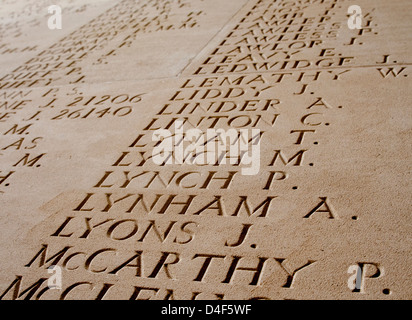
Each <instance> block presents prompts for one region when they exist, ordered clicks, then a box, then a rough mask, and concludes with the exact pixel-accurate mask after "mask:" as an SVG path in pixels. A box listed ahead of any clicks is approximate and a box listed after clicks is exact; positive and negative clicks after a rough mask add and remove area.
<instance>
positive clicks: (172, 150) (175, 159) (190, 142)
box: [152, 121, 261, 175]
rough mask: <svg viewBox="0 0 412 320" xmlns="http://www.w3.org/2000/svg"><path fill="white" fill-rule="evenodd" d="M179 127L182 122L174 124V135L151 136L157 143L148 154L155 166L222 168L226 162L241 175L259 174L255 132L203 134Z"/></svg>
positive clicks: (156, 133)
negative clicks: (236, 168)
mask: <svg viewBox="0 0 412 320" xmlns="http://www.w3.org/2000/svg"><path fill="white" fill-rule="evenodd" d="M183 126H184V122H183V121H176V122H175V130H174V133H172V132H171V131H169V130H167V129H158V130H156V131H154V132H153V135H152V140H153V141H157V142H158V143H157V144H156V145H155V147H154V148H153V151H152V159H153V162H154V163H155V164H157V165H166V164H192V165H216V164H218V165H225V164H226V162H227V161H228V162H229V164H231V165H240V166H244V167H243V168H242V170H241V173H242V175H256V174H258V173H259V169H260V138H261V133H260V130H259V129H251V130H249V129H239V130H236V129H233V128H231V129H228V130H224V129H210V128H209V129H207V130H206V132H204V131H202V130H200V129H196V128H194V129H189V130H186V131H184V128H183ZM249 131H250V134H251V135H249ZM249 149H250V150H249ZM246 166H247V167H246Z"/></svg>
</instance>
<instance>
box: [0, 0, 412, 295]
mask: <svg viewBox="0 0 412 320" xmlns="http://www.w3.org/2000/svg"><path fill="white" fill-rule="evenodd" d="M50 4H52V3H49V2H48V1H44V2H43V1H42V2H34V1H31V2H30V6H31V7H26V6H25V5H23V4H22V3H17V4H14V3H12V2H10V1H2V5H1V8H0V22H1V30H5V29H7V28H9V29H10V30H11V33H9V34H8V33H4V34H2V36H1V38H0V54H1V59H0V71H1V74H0V87H1V88H2V89H1V90H0V133H1V137H2V139H1V140H0V141H1V145H0V192H1V194H0V200H1V213H2V214H1V215H0V223H1V225H2V227H1V233H0V241H1V243H2V245H1V246H0V270H1V272H0V297H1V298H3V299H13V298H18V299H24V298H27V297H28V298H31V299H37V298H38V299H96V298H99V299H100V298H103V299H129V298H134V299H147V298H151V299H168V298H169V299H170V298H174V299H195V298H196V299H218V298H223V299H242V300H243V299H252V298H262V299H410V298H411V296H412V292H411V288H412V283H411V280H410V278H411V268H410V265H411V263H412V261H411V254H410V253H411V240H412V239H411V218H410V207H411V202H410V193H411V186H410V173H411V165H410V163H411V150H410V139H411V118H410V111H409V101H410V91H411V90H410V89H411V82H410V77H411V75H410V72H409V69H410V61H409V59H410V55H409V52H410V43H411V41H410V40H411V39H410V37H411V36H410V34H409V32H408V31H409V29H410V21H411V17H410V10H409V9H410V8H411V4H410V3H409V2H408V1H402V0H399V1H393V2H391V3H390V4H389V3H388V2H386V1H383V0H379V1H377V0H376V1H367V0H360V1H358V5H359V6H360V7H361V8H362V12H363V14H364V18H363V31H359V30H350V29H349V28H348V25H347V20H348V14H347V9H348V6H349V4H348V3H346V2H342V1H335V0H326V1H315V0H313V1H269V0H259V1H258V0H249V1H246V0H244V1H239V0H227V1H217V0H216V1H215V0H213V1H200V0H196V1H187V0H180V1H178V0H170V1H156V0H152V1H127V0H126V1H86V2H82V4H80V3H79V2H78V1H74V2H71V1H67V3H65V4H63V5H62V6H63V29H62V30H49V29H48V28H47V17H48V16H49V15H48V14H47V6H48V5H50ZM65 10H66V13H65ZM327 10H329V11H327ZM285 14H288V16H286V17H284V16H283V15H285ZM274 15H275V16H274ZM293 15H294V17H295V21H292V22H291V24H290V25H288V23H289V22H290V20H289V19H291V16H293ZM285 19H286V20H285ZM145 21H151V22H150V24H149V25H147V26H146V28H145V29H142V27H141V26H142V24H144V22H145ZM158 21H159V23H158ZM14 23H17V24H16V25H14V26H13V24H14ZM293 23H296V25H294V24H293ZM92 24H95V25H96V29H94V28H93V27H92ZM179 27H181V28H179ZM286 27H287V28H288V29H286V30H285V29H284V28H286ZM314 29H317V30H314ZM86 31H87V32H86ZM103 32H106V33H105V35H103V34H101V35H100V36H99V33H103ZM20 33H22V34H20ZM362 33H363V34H362ZM282 34H283V36H284V38H283V39H279V38H278V37H279V36H280V35H282ZM70 35H72V36H73V37H75V38H74V41H76V42H77V41H82V43H77V45H76V44H75V42H74V41H73V42H70V40H68V39H69V36H70ZM105 36H106V37H107V38H106V39H105ZM255 37H256V38H255ZM294 37H298V38H297V39H295V40H294ZM285 39H287V40H285ZM129 41H130V42H129ZM83 44H84V45H85V46H84V47H82V45H83ZM276 44H278V47H277V48H274V46H275V45H276ZM94 45H96V46H97V47H96V48H93V46H94ZM300 45H302V46H303V47H302V48H300V47H299V46H300ZM25 46H30V47H31V46H36V47H35V48H34V49H33V50H27V51H22V49H23V48H25ZM58 46H61V47H63V48H65V49H68V50H69V53H68V55H67V58H68V59H66V58H65V59H63V60H54V62H53V63H54V64H53V65H52V64H51V63H50V64H48V65H45V64H46V63H48V62H47V57H50V59H57V58H58V55H59V51H53V54H49V55H47V53H42V52H43V50H46V52H49V53H51V52H52V51H50V50H55V49H56V48H57V47H58ZM87 46H89V47H87ZM6 48H18V49H16V50H15V51H14V52H13V51H4V50H6ZM47 50H48V51H47ZM275 53H276V54H275ZM72 54H74V55H76V56H75V57H78V58H79V57H80V58H79V60H78V61H76V62H74V60H73V57H70V55H72ZM82 55H83V56H82ZM43 58H44V60H43V62H42V63H43V64H41V65H40V64H39V65H37V63H38V61H39V60H41V59H43ZM30 61H31V62H30ZM60 61H61V62H62V65H58V64H59V63H60ZM70 63H72V65H70ZM16 69H17V71H15V70H16ZM23 70H24V71H23ZM27 70H30V72H35V71H34V70H38V73H35V74H28V75H25V73H24V72H27ZM39 70H43V71H42V72H47V74H42V73H41V72H40V71H39ZM44 70H45V71H44ZM22 72H23V73H22ZM36 79H37V80H38V81H35V80H36ZM21 81H25V82H21ZM176 120H185V121H187V122H185V123H184V128H185V129H191V128H193V127H194V126H196V127H197V128H198V129H200V130H202V131H204V132H206V130H207V129H210V128H215V129H217V128H220V129H224V130H228V129H231V128H232V129H238V130H240V129H248V130H249V131H251V129H259V130H261V134H262V135H261V138H260V140H259V141H260V144H259V146H260V151H259V155H260V170H259V172H258V173H257V174H256V175H244V174H242V168H244V167H245V166H244V165H236V164H229V163H228V164H224V165H212V164H208V165H193V164H176V163H174V164H167V165H158V164H155V163H154V162H153V160H152V159H151V156H152V151H153V149H154V147H155V146H156V145H155V142H154V141H152V136H153V133H154V132H155V131H156V129H158V128H161V129H169V130H170V131H172V132H174V130H175V126H174V122H173V121H176ZM171 121H172V122H171ZM302 130H304V131H302ZM249 138H250V135H249ZM257 141H258V140H257V139H256V136H255V138H254V139H252V144H253V143H256V142H257ZM249 146H250V147H251V144H249ZM36 157H38V158H37V159H36ZM132 177H133V178H132ZM184 203H186V206H185V204H184ZM92 226H93V227H92ZM242 235H243V236H244V237H243V236H242ZM46 246H47V254H46V251H45V250H44V249H45V248H46ZM42 250H43V251H42ZM61 250H63V251H61ZM60 251H61V256H59V255H57V256H54V255H55V254H57V253H59V252H60ZM43 254H44V255H43ZM138 263H141V264H142V267H141V269H139V268H136V266H133V265H136V264H138ZM53 264H55V265H57V266H59V267H61V269H62V289H61V290H56V289H47V286H48V283H47V279H48V278H49V277H50V274H49V273H48V272H47V268H48V267H49V266H50V265H53ZM351 266H360V267H361V268H362V271H363V278H362V279H363V280H362V286H361V289H360V292H356V290H355V291H353V289H351V288H350V287H349V285H348V281H349V282H350V277H351V276H353V272H352V271H349V272H348V270H350V267H351ZM245 268H246V269H250V270H245ZM254 268H258V270H259V271H257V272H254V271H253V270H252V269H254ZM233 269H235V271H234V272H232V273H231V271H230V270H233ZM295 271H296V272H295ZM294 272H295V273H294ZM288 273H289V276H288ZM292 275H293V276H292ZM20 276H21V277H22V278H19V277H20ZM16 279H17V280H18V279H21V283H20V284H21V291H20V292H17V291H15V288H16V286H15V284H16V282H13V281H14V280H16ZM41 279H43V280H44V279H46V280H44V281H43V282H41V285H40V286H39V288H35V289H34V290H33V291H32V292H29V293H28V295H27V294H21V292H22V291H23V290H24V289H26V288H28V287H29V286H31V285H32V284H33V283H35V282H36V281H42V280H41ZM81 282H87V283H86V284H82V285H80V283H81ZM139 287H148V288H156V291H153V290H140V291H139V289H138V288H139Z"/></svg>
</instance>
